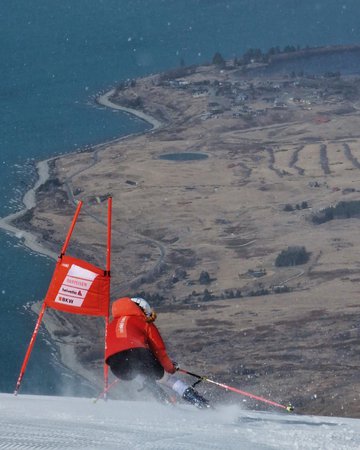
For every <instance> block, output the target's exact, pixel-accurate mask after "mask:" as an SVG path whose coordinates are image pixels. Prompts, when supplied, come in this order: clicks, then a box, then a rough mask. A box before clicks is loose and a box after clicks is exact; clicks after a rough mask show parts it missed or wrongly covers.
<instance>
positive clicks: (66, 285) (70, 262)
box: [14, 197, 112, 395]
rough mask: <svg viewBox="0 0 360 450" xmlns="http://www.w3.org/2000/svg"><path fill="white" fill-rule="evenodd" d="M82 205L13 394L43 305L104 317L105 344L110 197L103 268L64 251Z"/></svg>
mask: <svg viewBox="0 0 360 450" xmlns="http://www.w3.org/2000/svg"><path fill="white" fill-rule="evenodd" d="M81 207H82V202H81V201H80V202H78V204H77V207H76V211H75V215H74V217H73V220H72V222H71V225H70V228H69V231H68V233H67V236H66V239H65V242H64V245H63V247H62V249H61V253H60V255H59V259H58V261H57V263H56V267H55V271H54V274H53V277H52V280H51V283H50V286H49V289H48V291H47V294H46V296H45V299H44V301H43V304H42V307H41V311H40V313H39V317H38V319H37V321H36V325H35V328H34V331H33V334H32V336H31V339H30V343H29V345H28V348H27V350H26V354H25V358H24V361H23V363H22V366H21V369H20V374H19V377H18V380H17V383H16V387H15V391H14V394H15V395H17V393H18V392H19V389H20V384H21V381H22V379H23V376H24V374H25V370H26V366H27V363H28V361H29V358H30V354H31V352H32V349H33V346H34V343H35V339H36V336H37V334H38V331H39V327H40V324H41V321H42V318H43V316H44V313H45V310H46V307H49V308H53V309H57V310H59V311H64V312H67V313H72V314H83V315H90V316H103V317H104V319H105V347H106V334H107V328H108V325H109V304H110V263H111V255H110V251H111V216H112V213H111V209H112V198H111V197H109V198H108V221H107V245H106V270H103V269H99V268H98V267H96V266H94V265H92V264H90V263H88V262H86V261H84V260H82V259H77V258H73V257H72V256H67V255H66V254H65V253H66V250H67V248H68V245H69V242H70V238H71V235H72V232H73V231H74V228H75V224H76V221H77V219H78V216H79V214H80V209H81ZM105 350H106V349H105ZM107 386H108V366H107V364H106V363H105V361H104V392H107Z"/></svg>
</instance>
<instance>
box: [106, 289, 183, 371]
mask: <svg viewBox="0 0 360 450" xmlns="http://www.w3.org/2000/svg"><path fill="white" fill-rule="evenodd" d="M115 303H116V305H114V306H116V307H115V308H113V320H112V321H111V322H110V324H109V326H108V330H107V337H106V352H105V360H106V361H107V359H108V358H109V357H110V356H112V355H114V354H116V353H119V352H122V351H124V350H129V349H131V348H139V347H140V348H147V349H150V350H151V351H152V353H153V354H154V355H155V357H156V358H157V359H158V361H159V362H160V364H161V365H162V367H163V368H164V369H165V371H166V372H169V373H174V372H175V367H174V364H173V363H172V361H171V359H170V358H169V356H168V355H167V353H166V348H165V344H164V341H163V340H162V337H161V335H160V333H159V331H158V329H157V327H156V325H154V323H149V322H147V321H146V316H145V314H144V313H143V311H142V310H141V309H140V308H139V306H138V305H136V303H134V302H133V301H132V300H131V299H130V298H123V299H121V300H120V301H116V302H115Z"/></svg>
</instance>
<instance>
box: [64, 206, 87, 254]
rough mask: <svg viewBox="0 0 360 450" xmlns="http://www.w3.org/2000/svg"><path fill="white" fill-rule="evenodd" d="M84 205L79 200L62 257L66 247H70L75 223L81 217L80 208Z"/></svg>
mask: <svg viewBox="0 0 360 450" xmlns="http://www.w3.org/2000/svg"><path fill="white" fill-rule="evenodd" d="M82 205H83V202H82V201H79V203H78V204H77V207H76V211H75V214H74V217H73V220H72V222H71V225H70V228H69V231H68V234H67V236H66V239H65V242H64V245H63V248H62V249H61V253H60V258H61V257H62V256H64V255H65V252H66V249H67V248H68V245H69V242H70V238H71V235H72V232H73V231H74V228H75V224H76V221H77V218H78V217H79V214H80V209H81V207H82Z"/></svg>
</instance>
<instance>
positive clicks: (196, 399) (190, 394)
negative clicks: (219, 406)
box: [182, 387, 210, 409]
mask: <svg viewBox="0 0 360 450" xmlns="http://www.w3.org/2000/svg"><path fill="white" fill-rule="evenodd" d="M182 398H183V399H184V400H186V401H187V402H189V403H191V404H192V405H194V406H196V407H197V408H199V409H205V408H210V404H209V402H208V401H207V400H206V398H204V397H202V396H201V395H200V394H199V393H198V392H197V391H195V389H194V388H192V387H188V388H187V389H186V391H185V392H184V393H183V396H182Z"/></svg>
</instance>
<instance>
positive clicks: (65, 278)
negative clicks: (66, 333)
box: [45, 255, 110, 317]
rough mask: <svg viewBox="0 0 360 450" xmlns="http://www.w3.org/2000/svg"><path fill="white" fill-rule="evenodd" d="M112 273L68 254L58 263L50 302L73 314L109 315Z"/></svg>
mask: <svg viewBox="0 0 360 450" xmlns="http://www.w3.org/2000/svg"><path fill="white" fill-rule="evenodd" d="M109 298H110V276H106V275H104V270H102V269H99V268H98V267H96V266H93V265H92V264H89V263H88V262H86V261H83V260H81V259H76V258H73V257H71V256H66V255H64V256H63V257H62V258H60V259H59V261H58V262H57V264H56V267H55V271H54V275H53V278H52V280H51V283H50V286H49V289H48V292H47V294H46V297H45V304H46V306H48V307H50V308H54V309H58V310H60V311H65V312H68V313H72V314H86V315H91V316H105V317H106V316H108V311H109Z"/></svg>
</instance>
